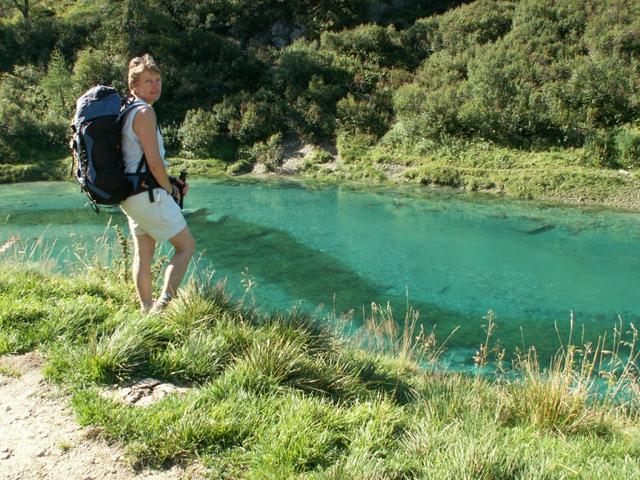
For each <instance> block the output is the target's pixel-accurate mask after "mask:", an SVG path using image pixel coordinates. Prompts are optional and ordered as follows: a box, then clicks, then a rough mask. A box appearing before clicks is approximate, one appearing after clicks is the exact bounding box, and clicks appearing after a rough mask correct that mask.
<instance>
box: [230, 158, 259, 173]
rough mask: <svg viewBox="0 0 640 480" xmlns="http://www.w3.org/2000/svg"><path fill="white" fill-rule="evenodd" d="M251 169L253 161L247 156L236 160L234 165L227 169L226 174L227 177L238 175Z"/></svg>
mask: <svg viewBox="0 0 640 480" xmlns="http://www.w3.org/2000/svg"><path fill="white" fill-rule="evenodd" d="M252 168H253V159H252V158H251V157H249V156H246V157H244V158H241V159H240V160H236V161H235V162H234V163H232V164H231V165H229V166H228V167H227V173H228V174H229V175H240V174H243V173H249V172H250V171H251V169H252Z"/></svg>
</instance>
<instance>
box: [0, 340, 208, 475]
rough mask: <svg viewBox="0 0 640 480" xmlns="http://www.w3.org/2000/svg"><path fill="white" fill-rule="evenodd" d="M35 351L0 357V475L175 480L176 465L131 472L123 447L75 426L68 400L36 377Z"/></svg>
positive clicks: (38, 372) (38, 360)
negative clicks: (164, 469)
mask: <svg viewBox="0 0 640 480" xmlns="http://www.w3.org/2000/svg"><path fill="white" fill-rule="evenodd" d="M42 364H43V361H42V359H41V357H40V356H39V355H38V354H35V353H29V354H26V355H20V356H4V357H0V479H3V480H27V479H51V480H102V479H105V480H125V479H153V480H176V479H180V478H188V479H192V480H195V479H197V478H202V477H201V476H200V475H198V474H197V473H195V472H184V471H183V470H182V469H180V468H178V467H174V468H172V469H171V470H167V471H149V470H144V471H140V472H134V471H133V469H132V468H131V466H130V465H129V464H128V463H127V462H126V460H125V457H124V451H123V450H122V449H121V448H119V447H117V446H113V445H108V444H106V443H105V442H104V441H102V440H98V439H95V438H93V437H95V435H92V429H90V428H84V427H80V426H79V425H78V424H77V423H76V421H75V418H74V415H73V412H72V411H71V409H70V408H69V407H68V399H67V398H64V397H62V396H61V395H60V393H58V392H57V391H56V389H55V387H53V386H51V385H50V384H49V383H48V382H46V380H44V379H43V377H42V373H41V370H42Z"/></svg>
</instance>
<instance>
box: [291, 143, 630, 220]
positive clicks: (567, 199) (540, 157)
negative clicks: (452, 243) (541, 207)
mask: <svg viewBox="0 0 640 480" xmlns="http://www.w3.org/2000/svg"><path fill="white" fill-rule="evenodd" d="M338 150H339V153H340V157H341V159H340V161H339V162H338V164H337V168H336V169H334V170H330V169H327V168H326V167H324V166H323V165H320V164H318V165H309V166H307V168H306V170H305V171H304V172H303V174H304V175H306V176H310V177H313V178H317V179H322V180H326V181H339V180H348V181H365V182H368V183H372V182H373V183H405V182H409V183H419V184H421V185H433V186H441V187H452V188H456V189H460V190H465V191H471V192H488V193H494V194H500V195H506V196H509V197H514V198H521V199H537V200H553V201H560V202H563V203H569V204H592V205H605V206H609V207H619V208H626V209H633V210H638V209H640V197H639V196H638V194H637V191H638V189H639V188H640V172H638V171H631V172H624V171H619V170H615V169H607V168H601V167H599V166H598V161H597V159H595V158H594V156H593V154H590V153H589V152H587V151H586V150H585V149H570V148H558V149H549V148H547V149H540V150H518V149H515V148H508V147H500V146H498V145H494V144H492V143H489V142H482V141H475V142H471V141H465V140H456V139H449V140H443V141H442V142H440V143H438V142H432V141H428V140H423V141H422V142H418V144H416V145H414V146H413V148H412V149H411V150H409V151H407V150H406V148H404V147H400V146H398V145H394V144H393V143H392V141H385V140H384V139H383V141H382V142H381V143H379V144H378V145H375V146H373V143H372V142H371V141H369V143H367V138H366V137H365V138H356V139H355V140H353V139H351V138H342V137H339V139H338Z"/></svg>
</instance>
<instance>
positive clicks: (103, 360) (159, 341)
mask: <svg viewBox="0 0 640 480" xmlns="http://www.w3.org/2000/svg"><path fill="white" fill-rule="evenodd" d="M170 339H171V331H170V330H169V329H168V328H167V325H166V323H165V322H164V320H163V319H162V318H161V317H159V316H150V315H130V316H125V317H124V318H123V319H122V321H121V322H120V324H119V325H118V327H117V328H116V329H115V331H114V332H113V333H112V334H111V335H105V336H103V337H102V338H100V339H99V340H98V342H97V344H96V348H95V357H94V362H95V363H96V364H97V365H99V366H100V368H101V369H102V370H103V371H104V373H105V377H106V378H114V379H118V380H122V379H124V378H127V377H129V376H131V375H132V374H133V373H134V372H135V371H144V370H145V368H146V367H147V364H148V362H149V359H150V356H151V355H152V353H153V352H154V351H156V350H158V349H159V348H161V347H162V346H164V345H166V344H167V343H168V341H169V340H170Z"/></svg>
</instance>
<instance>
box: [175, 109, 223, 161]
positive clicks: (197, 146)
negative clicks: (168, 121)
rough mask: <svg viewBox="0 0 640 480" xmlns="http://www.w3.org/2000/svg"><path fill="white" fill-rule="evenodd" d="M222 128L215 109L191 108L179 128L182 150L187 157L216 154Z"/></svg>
mask: <svg viewBox="0 0 640 480" xmlns="http://www.w3.org/2000/svg"><path fill="white" fill-rule="evenodd" d="M220 130H221V125H220V122H219V119H218V118H217V116H216V114H215V112H214V111H211V110H209V111H207V110H202V109H197V110H189V111H188V112H187V115H186V116H185V118H184V122H183V123H182V125H181V126H180V129H179V130H178V138H179V139H180V147H181V152H182V153H183V154H184V155H185V156H187V157H210V156H214V155H215V152H216V145H217V143H218V141H217V140H218V138H219V136H220V134H221V132H220Z"/></svg>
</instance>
